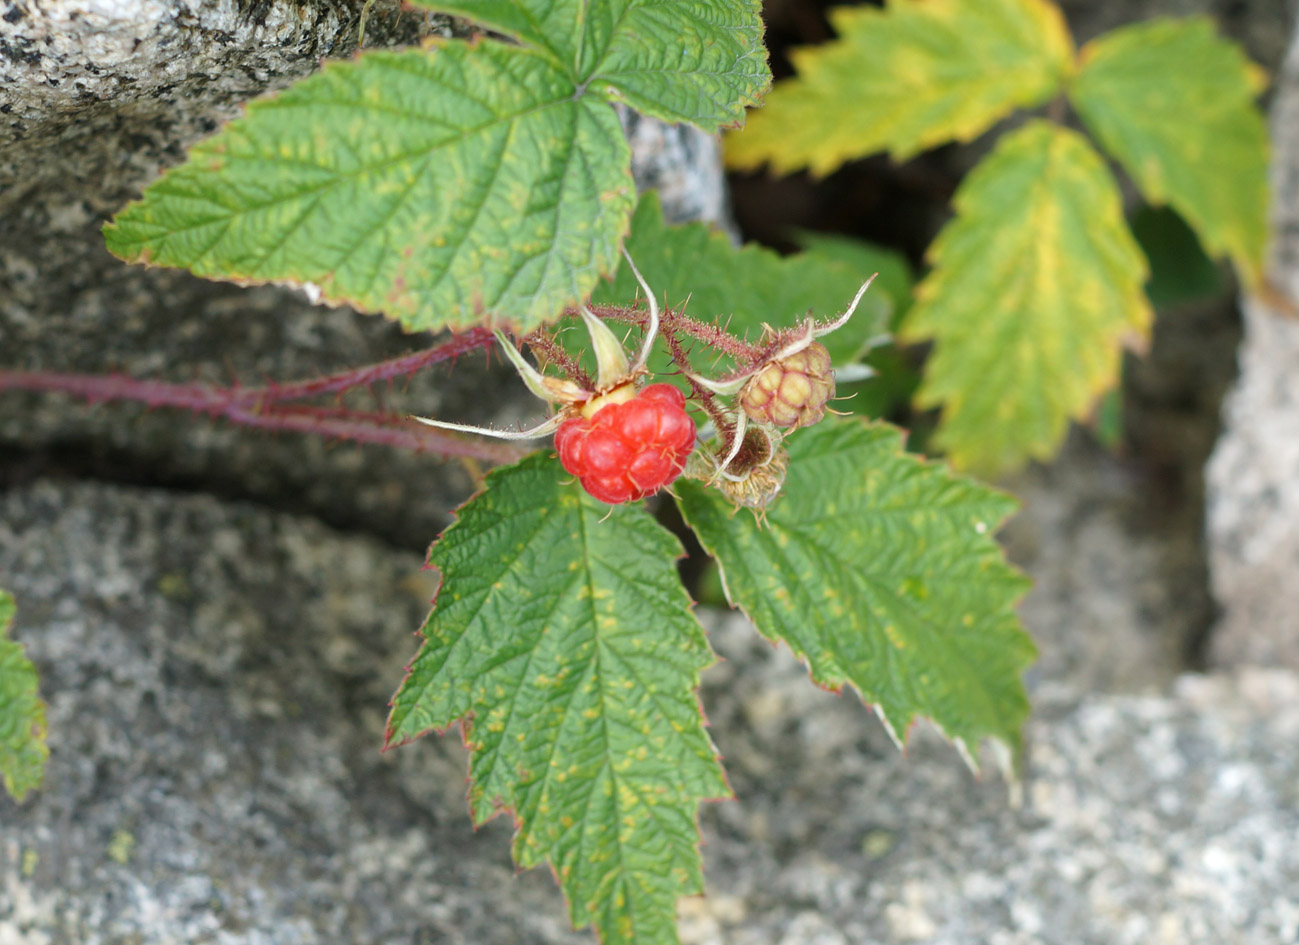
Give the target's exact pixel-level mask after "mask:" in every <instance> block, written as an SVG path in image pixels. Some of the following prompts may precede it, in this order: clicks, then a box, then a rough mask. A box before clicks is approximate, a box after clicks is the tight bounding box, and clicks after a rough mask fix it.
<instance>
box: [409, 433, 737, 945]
mask: <svg viewBox="0 0 1299 945" xmlns="http://www.w3.org/2000/svg"><path fill="white" fill-rule="evenodd" d="M680 555H681V546H680V544H679V543H678V542H677V540H676V539H675V538H674V537H673V536H672V535H671V534H669V533H668V532H666V531H665V530H664V529H663V528H662V527H661V526H659V525H658V524H657V523H656V522H655V521H654V519H653V518H651V517H650V515H649V514H648V513H647V512H646V511H645V510H644V508H643V507H642V506H641V505H640V504H639V503H637V504H634V505H624V506H614V507H612V508H611V507H610V506H607V505H604V504H603V503H600V502H597V501H596V500H594V499H592V498H591V497H589V496H587V495H586V494H585V493H584V492H582V490H581V489H579V488H578V487H577V486H576V485H575V484H574V483H572V481H571V477H569V476H568V475H567V474H566V473H565V472H564V471H563V469H562V468H561V467H560V466H559V463H558V462H557V461H556V460H555V459H554V458H553V456H550V455H547V454H543V453H537V454H534V455H532V456H531V457H528V458H527V459H524V460H523V461H522V462H521V463H519V464H517V465H515V466H511V467H507V468H504V469H499V470H496V471H494V472H492V473H490V474H489V475H488V477H487V489H486V491H485V492H483V493H482V494H480V495H478V496H477V497H475V498H474V499H472V500H471V501H470V502H469V503H468V504H467V505H465V506H464V507H463V508H462V509H461V510H460V513H459V517H458V520H457V521H456V523H455V524H454V525H452V526H451V527H450V528H448V529H447V531H446V532H445V533H444V534H443V536H442V537H441V539H440V540H439V541H438V542H437V543H436V544H435V545H434V546H433V548H432V550H431V551H430V553H429V562H430V564H432V565H434V566H436V567H437V568H438V569H440V570H441V572H442V587H441V590H440V591H439V593H438V597H437V602H436V607H435V609H434V611H433V613H432V614H431V615H430V617H429V620H428V623H427V624H425V626H424V629H423V635H424V638H425V642H424V645H423V647H422V648H421V649H420V652H419V655H418V656H416V658H415V661H414V662H413V663H412V664H411V667H410V673H409V675H408V676H407V677H406V680H405V681H404V682H403V683H402V685H401V688H400V689H399V690H398V692H397V695H396V696H395V698H394V700H393V709H392V715H391V718H390V719H389V726H388V741H389V743H390V744H393V743H398V742H403V741H407V740H409V739H411V738H414V737H416V736H418V735H420V734H421V733H423V732H426V731H428V730H430V729H443V728H446V727H447V726H449V725H450V724H451V723H452V722H454V721H456V720H457V719H461V720H463V722H462V724H463V727H464V735H465V742H466V744H467V745H468V746H469V748H470V750H471V752H472V760H471V764H470V776H471V778H472V782H473V783H472V786H471V788H470V794H469V798H470V806H471V808H472V811H473V816H474V820H475V822H477V823H482V822H483V821H485V820H488V819H489V818H491V817H492V816H493V815H494V814H496V813H497V812H498V811H499V810H500V809H502V808H513V810H514V811H515V815H516V818H517V821H518V824H519V828H518V832H517V834H516V835H515V842H514V855H515V858H516V860H517V861H518V863H519V864H520V865H521V866H534V865H536V864H539V863H541V862H543V861H546V862H549V863H550V864H551V866H552V867H553V869H554V871H555V874H556V875H557V876H558V878H559V882H560V884H561V886H562V887H563V889H564V892H565V894H566V895H567V896H568V899H569V905H570V912H571V915H572V919H573V923H574V925H575V926H577V927H578V928H581V927H583V926H585V925H587V924H588V923H589V922H594V924H595V926H596V928H597V929H598V931H599V933H600V936H601V939H602V941H603V942H604V943H605V945H620V943H622V945H632V943H636V945H645V943H651V942H653V943H660V942H664V943H667V942H675V941H676V940H677V939H676V933H675V917H676V901H677V898H678V897H679V896H682V895H687V894H690V893H696V892H699V891H700V890H701V888H702V871H701V866H700V859H699V852H698V849H697V845H698V842H699V836H698V830H697V827H696V823H695V817H696V814H697V809H698V805H699V802H700V801H701V800H703V799H706V798H721V797H727V796H729V793H730V792H729V789H728V788H727V785H726V782H725V779H724V777H723V774H722V770H721V767H720V765H719V764H718V763H717V759H716V751H715V749H714V748H713V746H712V744H711V743H710V742H709V740H708V736H707V733H706V732H705V730H704V722H703V717H702V714H701V712H700V708H699V703H698V699H697V696H696V693H695V689H696V686H697V685H698V682H699V672H700V671H701V670H702V669H703V668H704V667H706V666H708V665H709V664H711V663H712V662H713V655H712V652H711V650H710V649H709V647H708V642H707V640H706V639H705V637H704V633H703V629H702V628H701V627H700V626H699V623H698V622H697V621H696V620H695V618H694V616H693V615H692V614H691V612H690V602H689V599H688V598H687V596H686V593H685V591H684V589H683V588H682V587H681V583H680V580H679V579H678V577H677V573H676V569H675V568H674V567H673V559H674V558H675V557H679V556H680Z"/></svg>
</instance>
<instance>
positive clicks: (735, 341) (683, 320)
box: [565, 305, 763, 363]
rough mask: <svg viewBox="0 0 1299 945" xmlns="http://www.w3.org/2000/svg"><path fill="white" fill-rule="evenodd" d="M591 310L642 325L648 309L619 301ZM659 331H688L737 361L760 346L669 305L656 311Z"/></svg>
mask: <svg viewBox="0 0 1299 945" xmlns="http://www.w3.org/2000/svg"><path fill="white" fill-rule="evenodd" d="M591 311H592V313H594V314H595V315H597V316H598V317H600V318H604V319H608V320H610V321H615V322H626V323H627V324H630V325H637V326H639V327H641V328H644V327H645V326H646V324H647V323H648V322H649V313H648V312H643V311H641V310H640V309H636V308H626V307H624V306H620V305H593V306H591ZM565 314H567V315H572V316H574V317H577V316H578V312H577V311H576V310H575V309H570V310H569V311H568V312H566V313H565ZM659 331H662V332H665V333H666V332H676V333H678V334H682V335H689V336H690V337H691V338H696V339H698V340H699V341H702V342H703V343H704V344H706V345H708V347H710V348H715V349H716V350H718V351H720V352H722V353H723V354H728V355H730V356H731V357H733V358H735V360H737V361H739V362H741V363H753V362H755V361H757V360H759V359H760V358H761V357H762V351H763V349H762V347H761V346H759V345H755V344H750V343H749V342H747V341H745V340H744V339H742V338H736V337H735V336H734V335H732V334H731V333H730V332H728V331H727V330H726V329H725V328H722V327H721V326H720V325H710V324H708V323H707V322H701V321H699V319H697V318H691V317H690V316H689V315H687V314H685V313H684V312H675V311H672V310H671V309H669V310H667V311H664V312H663V313H662V314H660V315H659Z"/></svg>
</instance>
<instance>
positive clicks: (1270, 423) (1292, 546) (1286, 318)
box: [1209, 45, 1299, 668]
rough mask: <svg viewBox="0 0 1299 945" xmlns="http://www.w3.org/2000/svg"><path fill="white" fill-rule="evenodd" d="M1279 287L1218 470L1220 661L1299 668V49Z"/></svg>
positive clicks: (1212, 496) (1282, 166)
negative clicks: (1220, 611) (1220, 609)
mask: <svg viewBox="0 0 1299 945" xmlns="http://www.w3.org/2000/svg"><path fill="white" fill-rule="evenodd" d="M1272 139H1273V146H1274V156H1273V169H1272V182H1273V187H1274V188H1275V197H1274V202H1273V213H1272V221H1273V227H1274V230H1273V233H1274V237H1273V239H1274V242H1273V246H1272V258H1271V265H1270V268H1269V277H1270V279H1271V282H1272V287H1273V289H1274V291H1273V292H1271V293H1268V294H1265V295H1256V296H1251V297H1248V298H1246V300H1245V305H1244V311H1245V338H1244V341H1243V343H1242V345H1241V349H1240V380H1239V382H1238V384H1237V386H1236V389H1235V390H1234V391H1233V393H1232V394H1231V397H1230V399H1229V401H1228V403H1227V407H1226V411H1225V415H1224V421H1225V430H1224V433H1223V436H1222V439H1221V440H1220V441H1219V443H1218V446H1217V448H1216V450H1215V452H1214V455H1213V461H1212V463H1211V464H1210V466H1209V543H1210V549H1211V557H1210V568H1211V571H1212V574H1213V589H1214V593H1215V595H1216V596H1217V599H1218V601H1219V602H1220V603H1221V605H1222V618H1221V621H1220V623H1219V625H1218V628H1217V632H1216V633H1215V635H1214V639H1213V643H1212V649H1211V656H1212V659H1213V660H1214V662H1216V663H1217V664H1219V665H1240V664H1248V663H1253V664H1259V665H1278V664H1279V665H1284V666H1289V667H1291V668H1299V581H1296V576H1297V575H1299V373H1296V371H1295V365H1297V364H1299V303H1297V302H1296V300H1299V45H1296V46H1294V47H1292V48H1291V50H1290V55H1289V56H1288V57H1287V59H1286V62H1285V66H1284V68H1283V69H1282V71H1281V73H1280V74H1279V75H1278V77H1277V92H1276V98H1275V100H1274V102H1273V106H1272Z"/></svg>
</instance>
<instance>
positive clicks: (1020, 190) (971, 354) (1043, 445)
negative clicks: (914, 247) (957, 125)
mask: <svg viewBox="0 0 1299 945" xmlns="http://www.w3.org/2000/svg"><path fill="white" fill-rule="evenodd" d="M954 203H955V206H956V213H957V216H956V219H955V220H953V221H952V222H951V223H949V224H948V225H947V227H946V228H945V229H944V230H943V231H942V233H940V234H939V236H938V239H937V240H935V242H934V244H933V246H932V247H931V248H930V251H929V256H930V259H931V261H932V262H933V264H934V268H933V271H932V272H931V273H930V275H929V276H928V277H927V278H926V279H925V280H924V282H922V283H921V284H920V285H919V286H918V287H917V288H916V299H917V302H916V305H915V307H914V308H913V309H912V310H911V312H910V314H909V315H908V316H907V319H906V322H905V323H904V324H903V327H902V332H901V334H902V337H903V339H904V340H909V341H921V340H928V339H933V340H934V341H936V342H937V347H936V349H935V352H934V354H933V356H932V357H931V359H930V361H929V363H928V365H927V366H926V369H925V381H924V384H923V385H922V387H921V389H920V393H919V395H918V397H917V400H918V402H919V403H920V404H921V405H922V406H925V407H935V406H940V405H941V406H942V408H943V416H942V423H941V425H940V427H939V431H938V435H937V440H936V442H937V445H938V446H939V447H941V448H943V449H946V450H947V451H948V453H949V456H950V458H951V460H952V462H953V463H954V464H955V465H957V466H959V467H963V468H968V469H974V470H978V471H981V472H985V473H996V472H999V471H1002V470H1006V469H1010V468H1013V467H1015V466H1017V465H1020V464H1022V463H1023V462H1024V461H1025V460H1026V459H1028V458H1030V457H1032V458H1037V459H1046V458H1048V457H1050V456H1051V455H1052V454H1053V453H1054V451H1055V450H1056V449H1057V448H1058V447H1059V444H1060V443H1061V441H1062V440H1063V438H1064V434H1065V430H1066V428H1067V425H1068V421H1069V418H1071V417H1073V418H1081V417H1083V416H1085V415H1086V414H1087V413H1088V412H1090V410H1091V407H1092V405H1093V403H1094V402H1095V400H1096V398H1097V397H1099V396H1100V395H1101V393H1103V392H1104V391H1106V390H1108V389H1109V388H1111V387H1113V386H1114V385H1115V384H1116V383H1117V380H1118V377H1119V360H1120V359H1119V352H1120V347H1121V345H1123V344H1125V343H1127V344H1131V345H1133V346H1136V347H1140V346H1141V345H1143V344H1144V343H1145V341H1146V339H1147V337H1148V334H1149V329H1150V322H1151V318H1152V314H1151V311H1150V306H1149V304H1148V303H1147V302H1146V299H1145V296H1144V295H1143V294H1142V291H1141V285H1142V282H1143V281H1144V279H1145V277H1146V263H1145V260H1144V258H1143V257H1142V255H1141V251H1140V250H1139V249H1138V248H1137V245H1136V242H1135V241H1134V240H1133V238H1132V234H1131V233H1130V232H1129V231H1128V228H1127V226H1126V225H1125V224H1124V221H1123V207H1122V201H1121V199H1120V195H1119V191H1118V187H1117V186H1116V184H1115V182H1114V179H1113V177H1112V176H1111V175H1110V173H1109V171H1108V170H1107V169H1106V167H1105V164H1104V162H1103V161H1102V159H1101V157H1100V155H1098V154H1097V153H1096V152H1095V151H1094V150H1093V149H1092V147H1091V145H1089V144H1088V143H1087V141H1086V140H1085V139H1084V138H1083V137H1082V136H1081V135H1078V134H1076V133H1075V132H1072V131H1069V130H1067V129H1065V128H1061V127H1059V126H1057V125H1053V124H1048V123H1046V122H1034V123H1031V124H1029V125H1027V126H1025V127H1024V128H1021V129H1020V130H1018V131H1015V132H1013V133H1011V134H1008V135H1006V136H1005V137H1004V138H1002V139H1001V141H999V142H998V144H997V148H996V150H994V151H993V152H992V154H990V155H989V156H988V157H987V158H985V159H984V161H983V162H982V163H981V164H980V165H979V166H978V167H976V168H975V169H974V170H973V171H972V172H971V173H970V175H969V176H968V177H967V178H966V179H965V181H964V182H963V183H962V184H961V187H960V189H959V190H958V191H957V193H956V197H955V199H954Z"/></svg>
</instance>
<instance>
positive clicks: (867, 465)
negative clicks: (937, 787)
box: [676, 419, 1035, 765]
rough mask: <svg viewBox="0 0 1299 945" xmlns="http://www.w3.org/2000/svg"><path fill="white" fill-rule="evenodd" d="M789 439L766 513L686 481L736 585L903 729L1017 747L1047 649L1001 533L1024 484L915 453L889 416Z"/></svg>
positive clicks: (800, 646)
mask: <svg viewBox="0 0 1299 945" xmlns="http://www.w3.org/2000/svg"><path fill="white" fill-rule="evenodd" d="M786 442H787V443H788V445H789V452H790V463H789V474H788V478H787V479H786V481H785V487H784V494H783V495H782V497H781V498H779V499H778V500H777V501H776V502H775V504H774V505H772V506H771V507H770V508H769V509H768V511H767V520H766V526H765V527H762V526H759V525H758V524H757V523H756V521H755V520H754V517H753V516H752V515H750V514H749V513H748V512H744V511H741V512H740V513H739V514H735V510H734V509H732V508H731V507H730V504H729V503H728V501H727V500H726V499H725V498H724V497H723V496H721V494H720V493H718V492H716V491H714V490H711V489H707V488H705V487H704V486H702V485H701V484H699V483H697V482H691V481H682V482H679V483H678V484H677V487H676V488H677V490H678V492H679V494H680V500H679V502H680V505H681V511H682V514H683V515H684V516H685V519H686V522H687V523H688V524H689V525H690V526H691V527H692V528H693V529H694V530H695V532H696V533H697V534H698V536H699V540H700V542H702V543H703V546H704V548H705V549H706V550H707V551H708V552H709V554H711V555H713V556H714V557H715V558H716V559H717V560H718V562H719V563H720V564H721V567H722V575H723V580H724V581H725V585H726V592H727V596H728V597H729V598H730V600H731V601H732V602H733V603H735V604H737V605H739V606H740V607H742V608H744V610H745V612H746V613H747V614H748V615H749V617H750V618H751V619H752V620H753V622H754V624H755V625H756V626H757V628H758V631H759V632H760V633H761V634H762V635H763V636H765V637H768V638H769V639H771V640H774V641H782V642H784V643H786V644H788V645H789V647H790V649H791V650H793V651H794V654H795V655H796V656H798V657H799V658H800V659H802V660H803V661H804V662H806V663H807V665H808V667H809V669H810V670H811V673H812V678H813V679H814V680H815V681H816V682H818V683H820V684H821V685H823V686H829V687H832V688H835V689H838V688H840V687H841V686H843V684H844V683H851V684H852V685H853V686H855V687H856V688H857V690H858V691H859V692H860V693H861V696H862V698H863V699H864V700H865V701H866V702H867V703H869V704H871V705H872V706H874V707H875V709H876V711H877V712H878V714H879V715H880V717H881V719H882V720H883V722H884V724H885V726H886V727H887V728H888V730H889V732H890V733H891V734H892V735H893V737H894V738H895V739H896V740H897V741H898V742H899V743H901V742H902V741H903V740H904V739H905V737H906V733H907V729H908V727H909V726H910V725H911V722H912V721H913V720H914V719H915V718H916V717H917V716H923V717H926V718H929V719H932V720H933V721H934V722H935V723H936V724H937V725H938V726H939V727H940V728H941V729H942V730H943V731H944V732H945V733H946V734H947V736H948V737H949V738H951V739H953V740H954V741H955V742H956V743H957V745H958V747H959V748H960V749H961V750H962V752H963V753H964V754H965V755H966V757H967V759H968V760H969V761H970V762H971V764H972V765H975V764H977V757H975V756H976V755H977V753H978V749H979V746H980V744H981V741H982V739H984V738H991V739H994V740H995V741H997V742H1000V743H1002V744H1003V745H1005V746H1006V747H1008V748H1010V749H1011V750H1012V752H1014V753H1017V752H1018V749H1019V746H1020V729H1021V727H1022V725H1023V723H1024V720H1025V718H1026V717H1027V715H1028V699H1027V696H1026V694H1025V692H1024V686H1023V683H1022V681H1021V678H1020V676H1021V674H1022V672H1023V671H1024V669H1025V667H1026V666H1027V665H1028V664H1029V663H1030V662H1031V661H1032V659H1033V657H1034V654H1035V651H1034V648H1033V644H1032V642H1031V641H1030V640H1029V638H1028V636H1027V635H1026V634H1025V633H1024V631H1023V629H1022V628H1021V627H1020V624H1019V620H1018V619H1017V617H1016V616H1015V610H1014V605H1015V601H1016V600H1017V599H1018V598H1019V597H1020V596H1021V595H1022V594H1023V593H1024V591H1025V590H1026V588H1027V586H1028V582H1027V581H1026V579H1025V578H1023V577H1022V576H1021V575H1019V574H1018V573H1017V572H1015V571H1014V570H1013V569H1012V568H1011V567H1010V566H1009V565H1007V564H1006V563H1005V561H1004V560H1003V557H1002V552H1001V549H1000V548H999V547H998V545H997V543H996V542H995V541H994V540H993V533H994V532H995V531H996V530H997V527H998V525H999V524H1000V523H1001V521H1002V520H1003V519H1004V518H1005V517H1006V516H1007V515H1009V514H1010V512H1011V511H1012V510H1013V508H1014V503H1013V500H1011V499H1010V498H1009V497H1008V496H1005V495H1003V494H1001V493H998V492H995V491H993V490H991V489H988V488H987V487H985V486H981V485H979V484H977V483H975V482H973V481H971V480H969V479H965V478H962V477H959V476H954V475H952V474H951V473H950V472H948V471H947V470H946V469H945V468H944V467H942V466H940V465H937V464H933V463H926V462H924V461H922V460H920V459H918V458H917V457H915V456H911V455H908V454H905V453H903V452H902V451H901V447H902V438H901V434H900V432H899V431H898V430H897V429H895V428H893V427H889V426H887V425H885V424H868V423H865V422H862V421H859V420H840V421H838V422H834V421H833V420H830V419H828V420H827V421H825V422H822V423H821V424H818V425H817V426H815V427H812V428H810V429H808V430H804V431H800V432H798V433H796V434H795V435H794V436H792V437H790V438H789V439H788V440H787V441H786Z"/></svg>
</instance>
